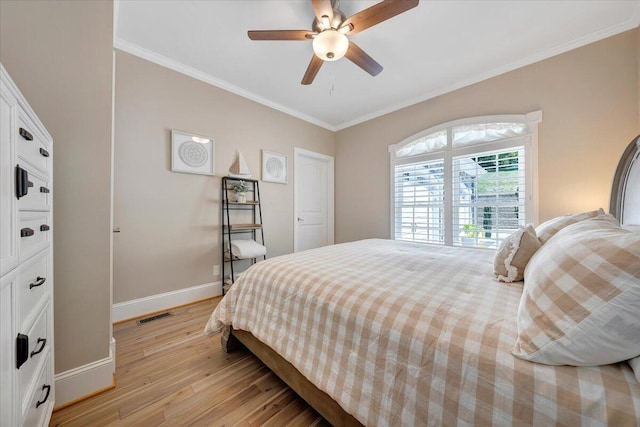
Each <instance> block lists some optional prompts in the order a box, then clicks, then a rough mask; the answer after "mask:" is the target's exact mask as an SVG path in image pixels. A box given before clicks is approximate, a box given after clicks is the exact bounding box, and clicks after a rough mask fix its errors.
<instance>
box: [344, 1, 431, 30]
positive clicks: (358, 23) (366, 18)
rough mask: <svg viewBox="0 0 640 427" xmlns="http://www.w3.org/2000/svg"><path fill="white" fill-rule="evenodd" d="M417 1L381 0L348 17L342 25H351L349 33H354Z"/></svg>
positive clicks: (415, 3)
mask: <svg viewBox="0 0 640 427" xmlns="http://www.w3.org/2000/svg"><path fill="white" fill-rule="evenodd" d="M418 2H419V0H383V1H381V2H380V3H378V4H376V5H373V6H371V7H370V8H367V9H365V10H362V11H360V12H358V13H356V14H355V15H353V16H352V17H350V18H348V19H347V20H346V21H344V24H342V26H345V25H349V24H351V25H353V29H352V30H351V31H350V32H349V34H356V33H359V32H360V31H364V30H366V29H367V28H369V27H373V26H374V25H376V24H379V23H381V22H382V21H386V20H387V19H389V18H393V17H394V16H396V15H399V14H401V13H402V12H406V11H407V10H409V9H412V8H414V7H416V6H417V5H418Z"/></svg>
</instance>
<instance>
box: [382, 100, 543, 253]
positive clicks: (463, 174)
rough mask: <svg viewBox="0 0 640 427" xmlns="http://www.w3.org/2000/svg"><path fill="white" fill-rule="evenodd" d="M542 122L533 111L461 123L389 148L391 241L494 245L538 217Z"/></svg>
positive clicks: (450, 123)
mask: <svg viewBox="0 0 640 427" xmlns="http://www.w3.org/2000/svg"><path fill="white" fill-rule="evenodd" d="M541 119H542V112H541V111H536V112H532V113H529V114H523V115H503V116H485V117H474V118H469V119H462V120H456V121H453V122H448V123H443V124H441V125H438V126H435V127H432V128H429V129H427V130H425V131H423V132H420V133H418V134H416V135H413V136H411V137H409V138H407V139H405V140H404V141H402V142H400V143H398V144H395V145H391V146H389V153H390V155H391V182H392V185H391V219H392V221H391V234H392V236H393V238H394V239H397V240H409V241H416V242H423V243H433V244H440V245H449V246H472V247H484V248H495V247H497V246H498V245H499V243H500V242H501V241H502V240H503V239H504V238H505V237H507V236H508V235H510V234H511V233H513V232H514V231H515V230H517V229H518V227H519V226H521V225H525V224H526V223H529V222H535V221H536V220H537V218H536V217H537V208H536V193H535V191H536V176H535V175H536V174H535V171H536V151H537V150H536V147H537V135H538V123H539V122H540V121H541Z"/></svg>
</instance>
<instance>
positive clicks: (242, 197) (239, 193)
mask: <svg viewBox="0 0 640 427" xmlns="http://www.w3.org/2000/svg"><path fill="white" fill-rule="evenodd" d="M231 190H233V193H234V194H235V197H236V202H238V203H247V194H246V193H247V191H249V184H247V183H246V182H244V181H237V182H235V183H233V185H231Z"/></svg>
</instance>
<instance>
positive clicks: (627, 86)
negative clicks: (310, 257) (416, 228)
mask: <svg viewBox="0 0 640 427" xmlns="http://www.w3.org/2000/svg"><path fill="white" fill-rule="evenodd" d="M638 44H639V37H638V29H635V30H632V31H628V32H625V33H622V34H619V35H617V36H614V37H611V38H608V39H605V40H603V41H600V42H597V43H593V44H590V45H587V46H585V47H582V48H579V49H575V50H573V51H570V52H567V53H564V54H561V55H558V56H555V57H552V58H549V59H547V60H544V61H541V62H538V63H535V64H532V65H529V66H526V67H523V68H520V69H518V70H515V71H512V72H509V73H506V74H503V75H500V76H498V77H495V78H492V79H489V80H485V81H483V82H480V83H477V84H474V85H472V86H468V87H465V88H462V89H459V90H456V91H454V92H451V93H448V94H446V95H442V96H439V97H437V98H434V99H431V100H428V101H425V102H422V103H420V104H416V105H413V106H411V107H407V108H405V109H402V110H399V111H396V112H393V113H390V114H387V115H385V116H382V117H379V118H377V119H373V120H370V121H368V122H365V123H362V124H360V125H357V126H354V127H351V128H348V129H345V130H342V131H340V132H338V133H337V138H336V182H337V183H338V185H337V186H336V241H338V242H344V241H351V240H357V239H362V238H368V237H389V236H390V213H389V198H390V195H389V192H390V187H389V153H388V145H390V144H395V143H398V142H400V141H402V140H403V139H405V138H406V137H408V136H411V135H413V134H415V133H417V132H419V131H421V130H423V129H427V128H429V127H431V126H434V125H436V124H439V123H443V122H447V121H450V120H454V119H459V118H464V117H473V116H482V115H490V114H510V113H513V114H522V113H527V112H530V111H534V110H538V109H541V110H542V112H543V122H542V123H541V125H540V136H539V157H538V167H539V199H540V203H539V209H538V211H539V217H540V220H541V221H542V220H545V219H548V218H551V217H553V216H556V215H560V214H564V213H567V212H578V211H584V210H590V209H594V208H597V207H600V206H601V207H603V208H605V209H608V207H609V193H610V186H611V181H612V179H613V174H614V172H615V167H616V165H617V162H618V159H619V157H620V155H621V154H622V152H623V150H624V148H625V147H626V146H627V144H628V143H629V141H631V139H632V138H633V137H634V136H635V135H637V134H638V133H639V131H640V125H639V122H638V117H639V113H640V112H639V102H638V101H639V100H638V98H639V97H640V95H639V93H638Z"/></svg>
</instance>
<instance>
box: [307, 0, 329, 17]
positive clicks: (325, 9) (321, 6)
mask: <svg viewBox="0 0 640 427" xmlns="http://www.w3.org/2000/svg"><path fill="white" fill-rule="evenodd" d="M311 3H312V4H313V11H314V12H315V14H316V18H318V22H322V17H323V16H327V17H328V18H329V22H331V21H333V7H332V6H331V0H311Z"/></svg>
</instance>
